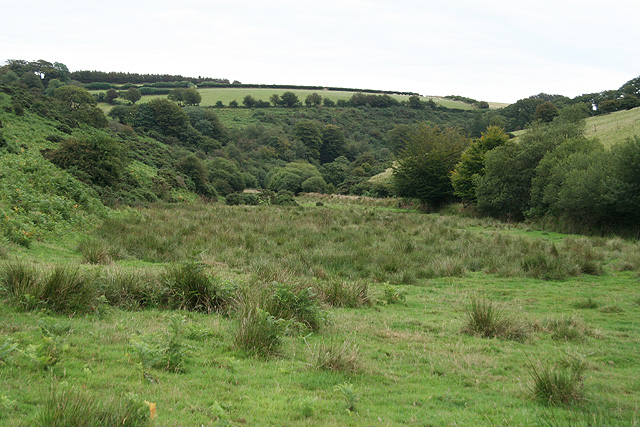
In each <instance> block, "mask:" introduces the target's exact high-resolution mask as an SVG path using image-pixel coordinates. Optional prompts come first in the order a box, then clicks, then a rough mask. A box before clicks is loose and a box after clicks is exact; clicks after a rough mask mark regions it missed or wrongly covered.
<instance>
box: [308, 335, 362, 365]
mask: <svg viewBox="0 0 640 427" xmlns="http://www.w3.org/2000/svg"><path fill="white" fill-rule="evenodd" d="M307 350H308V352H309V358H310V365H311V367H313V369H323V370H328V371H341V372H356V371H357V369H358V357H359V356H358V346H357V345H356V344H355V343H354V341H353V340H345V341H343V342H342V343H340V342H336V341H334V340H330V341H329V342H326V341H324V340H322V341H321V342H319V343H316V344H309V343H308V342H307Z"/></svg>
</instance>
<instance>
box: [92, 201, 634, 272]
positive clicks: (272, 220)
mask: <svg viewBox="0 0 640 427" xmlns="http://www.w3.org/2000/svg"><path fill="white" fill-rule="evenodd" d="M485 223H486V225H489V226H491V227H494V228H495V231H492V232H486V231H483V232H480V231H475V230H473V227H483V226H484V225H485ZM491 224H494V223H490V222H486V221H484V220H479V219H474V218H460V217H454V216H446V215H420V214H416V213H406V212H395V211H392V210H389V209H387V210H385V208H376V209H373V208H368V207H361V206H358V205H348V204H346V205H344V206H341V207H336V208H332V209H331V210H327V209H325V208H322V209H317V208H316V207H313V206H312V207H309V208H291V207H279V206H251V207H246V206H223V205H213V206H206V205H198V204H195V205H187V206H175V207H171V208H169V207H162V208H157V209H153V210H143V211H140V212H139V213H138V214H136V215H135V216H130V217H126V216H123V217H119V218H112V219H109V220H107V221H106V222H105V223H104V224H103V225H102V227H101V228H100V229H99V230H98V231H97V232H96V234H95V236H94V237H95V238H96V239H98V240H102V241H104V242H109V245H111V246H112V247H113V248H114V251H115V252H118V253H126V254H127V255H128V256H130V257H132V258H134V259H140V260H144V261H151V262H181V261H186V260H187V254H192V253H205V254H208V255H207V257H210V258H212V259H214V260H215V262H218V263H224V264H226V265H228V266H229V267H230V268H238V269H242V270H245V271H247V272H251V273H253V274H255V275H256V277H257V278H258V279H259V280H262V281H265V282H271V281H278V282H281V283H290V282H291V281H292V279H295V278H298V279H301V278H305V279H310V278H314V277H317V278H319V279H321V280H327V279H328V278H331V279H336V280H343V279H346V280H349V281H368V282H396V283H398V282H401V283H405V284H415V283H419V282H420V280H421V279H425V278H437V277H464V276H467V275H468V274H469V273H471V272H483V273H487V274H493V275H496V276H499V277H531V278H540V279H545V280H559V279H566V278H567V277H572V276H577V275H581V274H592V275H601V274H603V273H604V271H605V265H606V263H607V262H608V261H609V260H610V259H613V258H616V257H617V258H623V259H625V254H626V253H627V252H628V251H631V246H632V245H623V246H624V247H625V249H624V250H623V252H622V254H621V253H620V251H619V249H620V243H619V242H611V243H610V244H609V245H606V244H605V243H602V244H599V243H597V244H595V243H593V242H592V240H591V239H588V238H575V237H567V238H564V239H563V240H561V241H559V242H553V241H550V240H548V239H544V238H532V237H529V236H523V235H521V232H520V231H518V230H516V231H518V232H512V231H510V230H509V229H506V228H504V227H498V226H497V225H491ZM519 233H520V234H519ZM627 247H628V248H627ZM639 259H640V258H639ZM626 265H627V267H625V268H631V267H632V265H634V264H633V258H628V261H626ZM407 272H409V273H407Z"/></svg>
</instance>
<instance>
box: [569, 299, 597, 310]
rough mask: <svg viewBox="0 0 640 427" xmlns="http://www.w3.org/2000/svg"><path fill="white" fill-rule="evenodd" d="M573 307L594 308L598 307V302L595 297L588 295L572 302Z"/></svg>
mask: <svg viewBox="0 0 640 427" xmlns="http://www.w3.org/2000/svg"><path fill="white" fill-rule="evenodd" d="M573 307H575V308H580V309H594V308H598V307H600V303H599V302H598V301H596V300H595V299H593V298H592V297H589V298H587V299H584V300H582V301H576V302H574V303H573Z"/></svg>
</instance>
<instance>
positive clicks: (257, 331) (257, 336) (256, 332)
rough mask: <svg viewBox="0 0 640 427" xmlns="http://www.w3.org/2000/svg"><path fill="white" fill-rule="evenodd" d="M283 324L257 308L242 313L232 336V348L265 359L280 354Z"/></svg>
mask: <svg viewBox="0 0 640 427" xmlns="http://www.w3.org/2000/svg"><path fill="white" fill-rule="evenodd" d="M283 335H284V330H283V324H282V322H279V321H278V319H276V318H275V317H274V316H272V315H270V314H269V313H268V312H267V311H264V310H262V309H261V308H259V307H255V306H254V307H250V308H247V309H245V310H243V311H242V313H241V315H240V316H239V318H238V324H237V327H236V330H235V335H234V346H235V348H236V349H238V350H243V351H245V352H247V353H249V354H253V355H257V356H261V357H267V356H275V355H279V354H281V347H282V336H283Z"/></svg>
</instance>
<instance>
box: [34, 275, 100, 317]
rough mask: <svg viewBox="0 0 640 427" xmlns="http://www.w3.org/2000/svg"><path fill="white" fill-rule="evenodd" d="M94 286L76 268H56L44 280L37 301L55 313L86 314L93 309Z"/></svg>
mask: <svg viewBox="0 0 640 427" xmlns="http://www.w3.org/2000/svg"><path fill="white" fill-rule="evenodd" d="M96 289H97V288H96V286H95V284H94V283H92V282H91V280H90V278H89V277H88V276H87V274H85V273H83V272H81V271H80V269H79V268H77V267H64V266H59V267H56V268H55V269H54V270H53V271H52V272H51V273H50V274H49V275H48V277H47V278H46V279H45V281H44V284H43V285H42V291H41V292H40V295H39V299H40V300H41V301H43V303H44V305H45V306H46V307H47V308H48V309H50V310H52V311H54V312H56V313H65V314H69V313H87V312H89V311H92V310H94V309H95V305H96V297H97V295H96Z"/></svg>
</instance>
